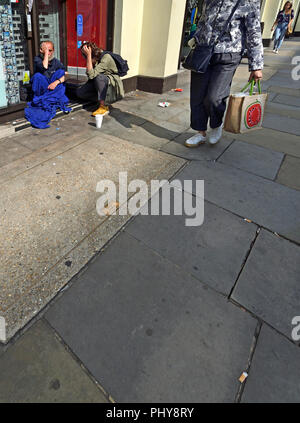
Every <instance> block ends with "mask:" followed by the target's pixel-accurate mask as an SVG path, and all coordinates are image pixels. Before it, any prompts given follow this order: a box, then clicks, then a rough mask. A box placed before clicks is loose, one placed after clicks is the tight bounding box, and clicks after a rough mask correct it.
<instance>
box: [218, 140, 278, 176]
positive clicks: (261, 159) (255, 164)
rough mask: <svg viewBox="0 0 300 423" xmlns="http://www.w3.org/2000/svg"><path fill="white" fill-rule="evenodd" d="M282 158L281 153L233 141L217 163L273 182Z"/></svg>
mask: <svg viewBox="0 0 300 423" xmlns="http://www.w3.org/2000/svg"><path fill="white" fill-rule="evenodd" d="M283 158H284V154H283V153H278V152H275V151H271V150H268V149H266V148H263V147H259V146H256V145H253V144H248V143H243V142H238V141H235V142H234V143H233V144H231V145H230V147H229V148H228V149H227V150H226V151H225V153H224V154H223V155H222V156H221V157H220V158H219V160H218V161H219V162H220V163H225V164H227V165H229V166H233V167H236V168H238V169H242V170H246V171H247V172H251V173H253V174H255V175H258V176H263V177H264V178H268V179H272V180H274V179H275V178H276V175H277V173H278V170H279V168H280V165H281V163H282V160H283Z"/></svg>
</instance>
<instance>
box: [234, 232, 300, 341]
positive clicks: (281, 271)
mask: <svg viewBox="0 0 300 423" xmlns="http://www.w3.org/2000/svg"><path fill="white" fill-rule="evenodd" d="M299 275H300V247H299V246H297V245H295V244H292V243H291V242H289V241H286V240H284V239H282V238H279V237H277V236H276V235H273V234H270V233H269V232H267V231H264V230H263V231H262V232H261V233H260V234H259V236H258V239H257V240H256V242H255V244H254V247H253V249H252V251H251V253H250V256H249V258H248V260H247V263H246V265H245V267H244V269H243V272H242V274H241V276H240V278H239V281H238V283H237V286H236V288H235V290H234V291H233V294H232V298H233V299H234V300H235V301H237V302H238V303H239V304H241V305H242V306H243V307H245V308H247V309H248V310H251V311H252V312H253V313H254V314H255V315H256V316H258V317H260V318H261V319H263V320H264V321H266V322H267V323H269V324H270V325H271V326H273V327H274V328H276V329H277V330H279V331H280V332H282V333H284V334H285V335H286V336H287V337H289V338H291V333H292V323H291V322H292V319H293V318H294V317H295V316H298V315H299V304H300V290H299Z"/></svg>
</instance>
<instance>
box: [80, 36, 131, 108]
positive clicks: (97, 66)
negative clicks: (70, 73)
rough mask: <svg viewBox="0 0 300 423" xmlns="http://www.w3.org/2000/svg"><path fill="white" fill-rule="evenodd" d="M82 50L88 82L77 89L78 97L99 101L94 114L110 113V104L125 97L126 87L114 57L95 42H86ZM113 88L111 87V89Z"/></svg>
mask: <svg viewBox="0 0 300 423" xmlns="http://www.w3.org/2000/svg"><path fill="white" fill-rule="evenodd" d="M81 52H82V54H83V56H84V57H85V58H86V73H87V76H88V78H89V80H88V82H87V83H86V84H84V85H83V86H82V87H80V88H78V89H77V91H76V94H77V97H79V98H81V99H84V100H91V101H98V103H99V107H98V109H97V110H95V111H94V112H93V116H96V115H106V114H108V113H109V106H108V105H109V104H111V103H114V102H115V101H117V100H120V99H121V98H123V97H124V87H123V83H122V80H121V78H120V76H119V74H118V68H117V65H116V63H115V61H114V59H113V57H112V56H111V55H110V54H109V53H106V52H103V50H102V49H101V48H99V47H97V45H96V44H94V43H90V42H87V43H84V44H82V46H81ZM109 88H111V89H109Z"/></svg>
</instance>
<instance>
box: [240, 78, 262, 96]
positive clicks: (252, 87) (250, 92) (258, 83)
mask: <svg viewBox="0 0 300 423" xmlns="http://www.w3.org/2000/svg"><path fill="white" fill-rule="evenodd" d="M249 85H251V87H250V91H249V94H250V95H253V91H254V86H255V85H256V82H255V79H252V80H251V81H249V82H248V83H247V84H246V85H245V87H244V88H243V89H242V91H241V92H242V93H243V92H244V91H246V89H247V88H248V87H249ZM257 86H258V93H259V94H262V89H261V82H260V79H259V80H258V82H257Z"/></svg>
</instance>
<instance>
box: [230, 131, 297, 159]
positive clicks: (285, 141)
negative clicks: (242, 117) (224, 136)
mask: <svg viewBox="0 0 300 423" xmlns="http://www.w3.org/2000/svg"><path fill="white" fill-rule="evenodd" d="M228 135H229V134H228ZM230 135H231V134H230ZM234 138H235V139H236V140H238V141H245V142H248V143H251V144H255V145H259V146H261V147H264V148H269V149H270V150H273V151H279V152H282V153H285V154H289V155H291V156H295V157H300V139H299V136H297V135H293V134H288V133H286V132H279V131H275V130H274V129H268V128H262V129H260V130H258V131H251V132H249V133H247V134H234Z"/></svg>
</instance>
